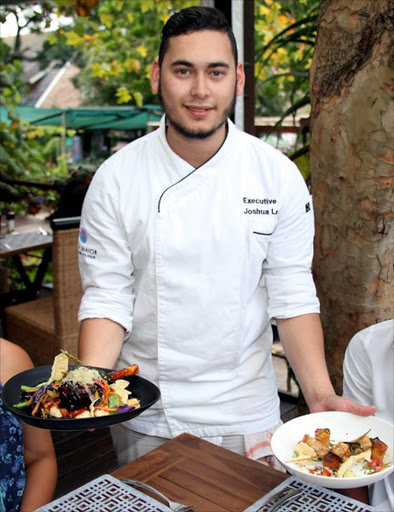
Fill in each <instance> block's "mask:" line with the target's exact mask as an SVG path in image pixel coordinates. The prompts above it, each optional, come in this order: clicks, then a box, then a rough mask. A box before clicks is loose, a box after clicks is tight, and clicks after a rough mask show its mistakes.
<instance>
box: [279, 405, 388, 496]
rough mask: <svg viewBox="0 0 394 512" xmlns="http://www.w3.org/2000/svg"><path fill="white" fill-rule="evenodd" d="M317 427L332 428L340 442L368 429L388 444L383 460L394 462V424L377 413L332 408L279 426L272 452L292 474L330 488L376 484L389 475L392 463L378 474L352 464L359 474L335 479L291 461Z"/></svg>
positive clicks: (334, 436) (370, 433)
mask: <svg viewBox="0 0 394 512" xmlns="http://www.w3.org/2000/svg"><path fill="white" fill-rule="evenodd" d="M316 428H329V429H330V432H331V439H332V440H333V441H335V442H338V441H351V440H353V439H356V438H357V437H359V436H361V435H362V434H365V433H366V432H367V431H368V430H369V431H370V432H369V434H368V435H369V436H370V437H379V439H380V440H381V441H383V442H384V443H386V444H387V445H388V449H387V452H386V455H385V458H384V462H386V463H387V462H391V463H392V462H393V444H394V426H393V425H392V424H391V423H389V422H388V421H384V420H382V419H380V418H376V417H375V416H367V417H363V416H356V415H355V414H351V413H348V412H339V411H330V412H317V413H313V414H307V415H305V416H299V417H298V418H295V419H293V420H290V421H288V422H286V423H284V424H283V425H282V426H281V427H279V428H278V429H277V430H276V431H275V433H274V435H273V437H272V440H271V446H272V451H273V452H274V454H275V456H276V457H277V459H278V460H279V461H280V463H281V464H282V466H283V467H284V468H285V469H286V470H287V471H288V472H289V473H291V474H292V475H294V476H297V477H298V478H301V479H302V480H304V481H305V482H309V483H311V484H315V485H320V486H322V487H327V488H331V489H351V488H354V487H363V486H365V485H370V484H373V483H374V482H377V481H378V480H381V479H382V478H385V477H386V476H388V475H389V474H390V473H391V472H392V470H393V465H392V464H391V466H390V467H388V468H385V469H382V470H381V471H379V472H378V473H371V474H366V473H365V472H364V471H363V469H362V466H361V464H357V465H355V466H353V468H352V472H354V473H355V474H356V475H357V476H355V477H350V478H335V477H329V476H321V475H315V474H312V473H309V471H308V469H307V468H306V467H302V466H299V465H297V464H296V463H295V462H291V460H292V458H293V454H294V451H295V447H296V445H297V443H299V442H300V441H301V439H302V438H303V437H304V435H305V434H309V435H310V436H312V437H314V436H315V429H316Z"/></svg>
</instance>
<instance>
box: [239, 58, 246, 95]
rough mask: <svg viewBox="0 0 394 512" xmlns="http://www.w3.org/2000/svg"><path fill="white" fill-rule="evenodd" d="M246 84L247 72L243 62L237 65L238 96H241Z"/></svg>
mask: <svg viewBox="0 0 394 512" xmlns="http://www.w3.org/2000/svg"><path fill="white" fill-rule="evenodd" d="M244 85H245V72H244V67H243V65H242V64H238V66H237V96H241V94H242V93H243V90H244Z"/></svg>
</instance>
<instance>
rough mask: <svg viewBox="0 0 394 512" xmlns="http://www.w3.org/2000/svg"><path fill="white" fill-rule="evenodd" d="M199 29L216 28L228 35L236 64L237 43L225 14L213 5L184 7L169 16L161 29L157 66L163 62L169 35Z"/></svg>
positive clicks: (187, 32)
mask: <svg viewBox="0 0 394 512" xmlns="http://www.w3.org/2000/svg"><path fill="white" fill-rule="evenodd" d="M199 30H218V31H220V32H223V33H225V34H227V35H228V37H229V39H230V43H231V48H232V51H233V55H234V60H235V66H237V64H238V51H237V43H236V40H235V36H234V33H233V31H232V29H231V26H230V24H229V22H228V20H227V18H226V16H225V15H224V14H223V13H222V12H221V11H219V9H216V8H214V7H201V6H194V7H186V8H185V9H182V10H181V11H178V12H176V13H175V14H173V15H172V16H171V18H169V20H168V21H167V23H166V24H165V25H164V27H163V30H162V31H161V43H160V49H159V67H160V68H161V66H162V64H163V59H164V55H165V53H166V51H167V49H168V45H169V41H170V38H171V37H175V36H180V35H183V34H189V33H190V32H198V31H199Z"/></svg>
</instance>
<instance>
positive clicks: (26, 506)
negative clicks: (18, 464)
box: [20, 425, 57, 512]
mask: <svg viewBox="0 0 394 512" xmlns="http://www.w3.org/2000/svg"><path fill="white" fill-rule="evenodd" d="M23 438H24V444H25V465H26V486H25V491H24V493H23V499H22V504H21V508H20V511H21V512H30V511H31V510H36V509H37V508H39V507H41V506H43V505H45V504H46V503H48V502H50V501H51V500H52V498H53V495H54V493H55V489H56V482H57V463H56V456H55V450H54V448H53V444H52V437H51V433H50V432H49V431H46V430H42V429H39V428H34V427H31V426H29V425H24V426H23Z"/></svg>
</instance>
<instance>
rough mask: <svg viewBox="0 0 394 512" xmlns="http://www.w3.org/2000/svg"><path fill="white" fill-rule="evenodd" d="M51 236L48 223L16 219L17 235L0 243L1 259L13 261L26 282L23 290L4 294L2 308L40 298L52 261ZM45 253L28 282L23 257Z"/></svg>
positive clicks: (14, 234)
mask: <svg viewBox="0 0 394 512" xmlns="http://www.w3.org/2000/svg"><path fill="white" fill-rule="evenodd" d="M52 243H53V238H52V233H51V228H50V223H49V221H46V220H45V219H43V218H41V217H35V216H32V215H27V216H19V215H18V216H16V218H15V231H14V232H13V233H10V234H8V235H6V236H5V237H3V238H1V239H0V259H5V258H11V259H12V261H13V264H14V266H15V268H16V270H17V271H18V273H19V275H20V278H21V280H22V282H23V285H24V289H22V290H16V291H11V292H8V293H2V294H1V295H0V305H1V307H2V308H4V307H6V306H9V305H11V304H16V303H18V302H23V301H26V300H33V299H35V298H36V297H37V294H38V291H39V289H40V287H41V284H42V280H43V278H44V276H45V272H46V270H47V268H48V264H49V262H50V261H51V258H52ZM36 250H43V255H42V258H41V260H40V263H39V265H38V266H37V271H36V273H35V276H34V279H33V280H31V279H29V276H28V275H27V272H26V269H25V267H24V265H23V261H22V257H21V256H22V254H27V253H30V252H32V251H36Z"/></svg>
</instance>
